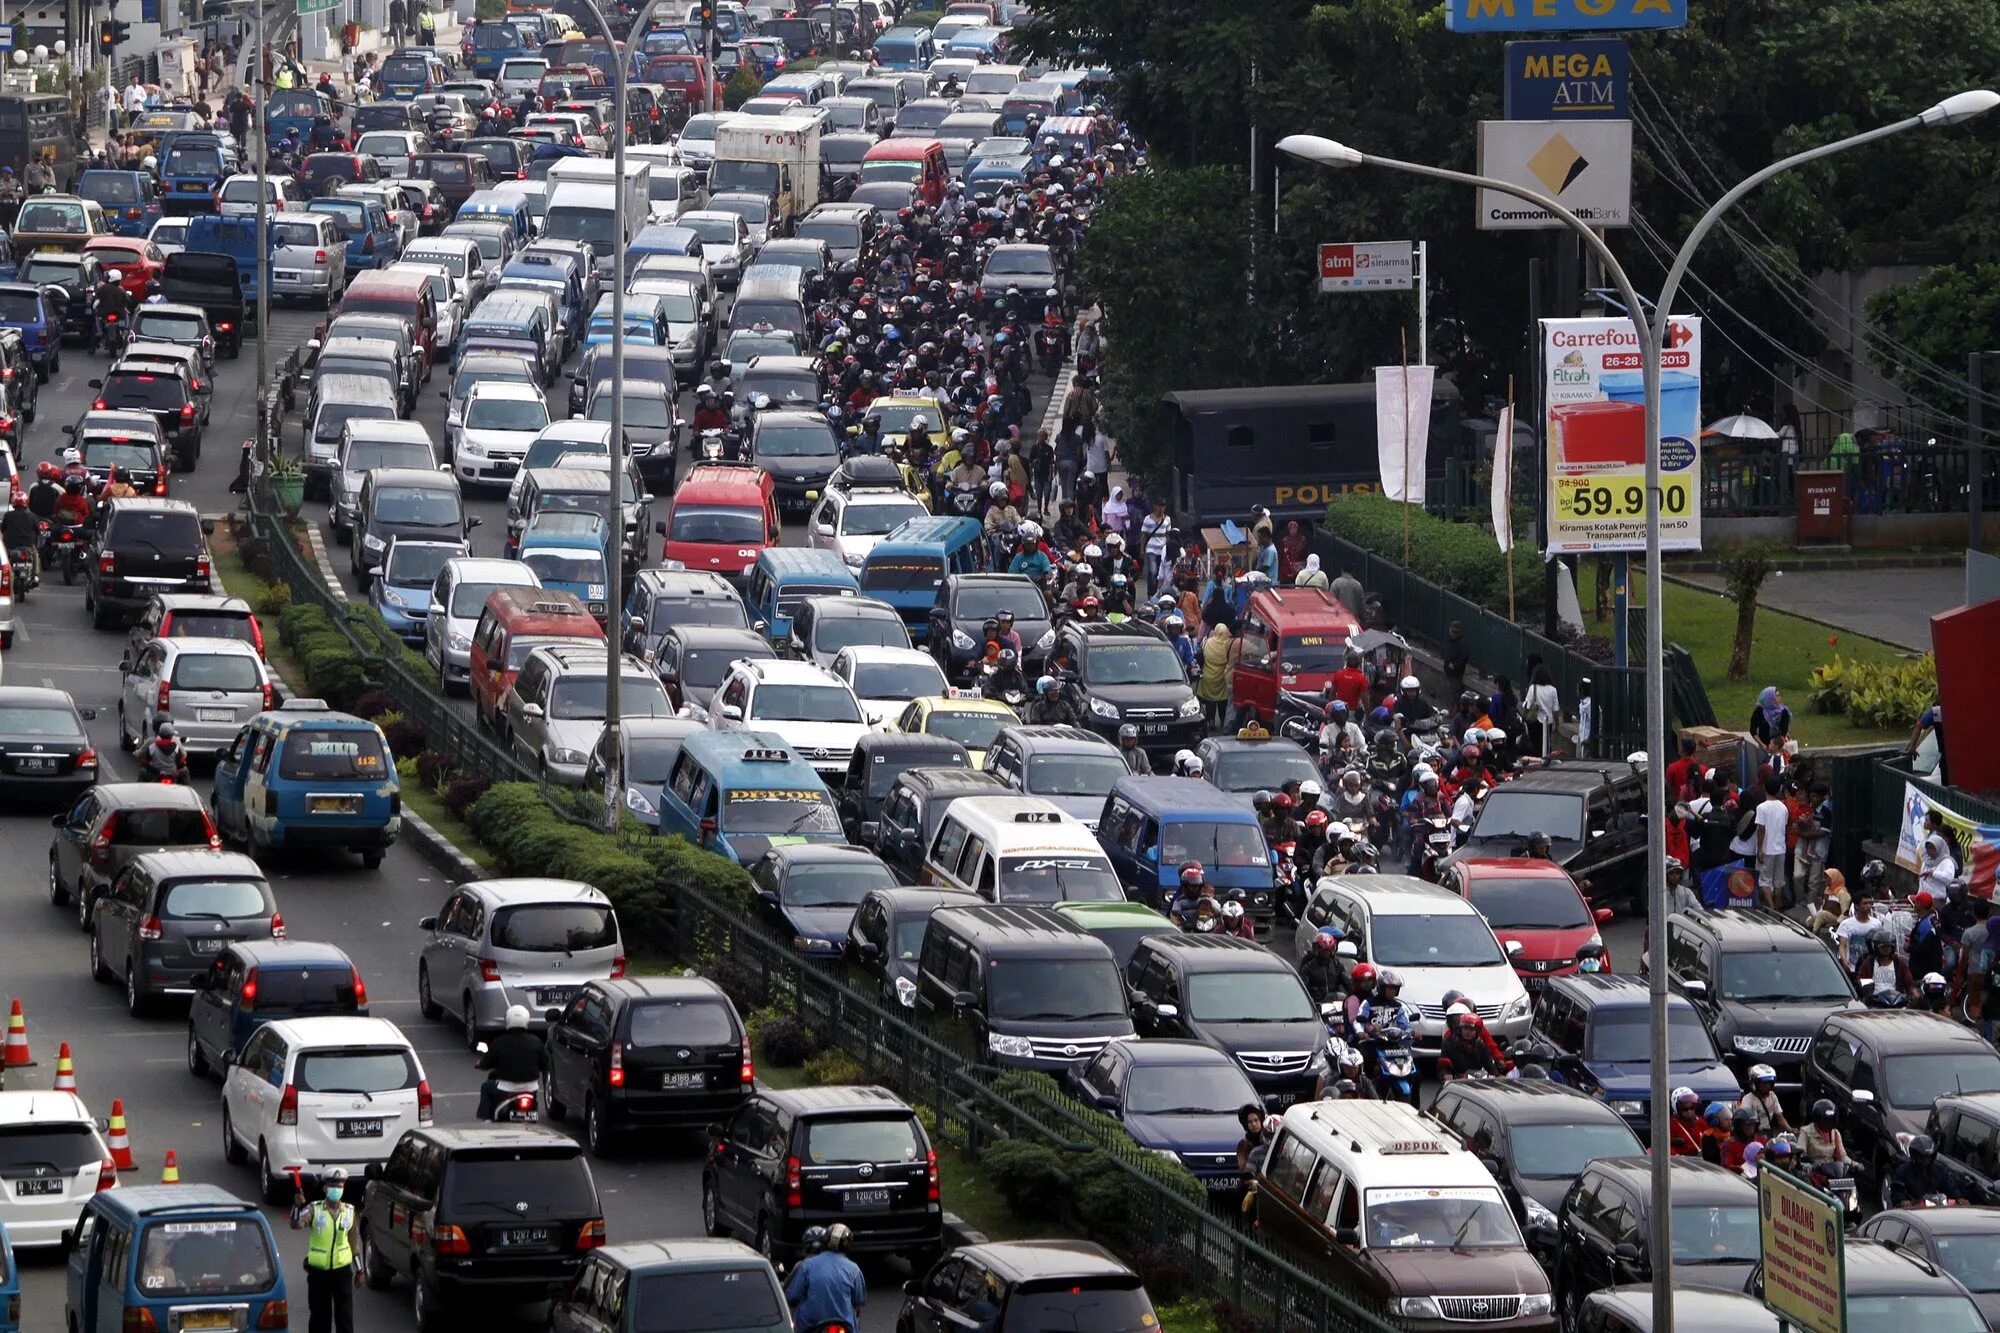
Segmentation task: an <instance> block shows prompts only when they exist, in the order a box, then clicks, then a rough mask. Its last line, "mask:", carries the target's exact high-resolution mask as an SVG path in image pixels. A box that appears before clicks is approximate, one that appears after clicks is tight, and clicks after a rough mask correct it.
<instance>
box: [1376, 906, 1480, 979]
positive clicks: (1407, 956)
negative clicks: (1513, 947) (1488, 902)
mask: <svg viewBox="0 0 2000 1333" xmlns="http://www.w3.org/2000/svg"><path fill="white" fill-rule="evenodd" d="M1369 960H1370V961H1371V962H1373V963H1374V964H1375V965H1376V966H1377V967H1489V966H1501V965H1504V964H1505V963H1506V961H1507V959H1506V956H1505V955H1504V954H1502V953H1501V952H1500V943H1499V941H1498V940H1495V939H1494V938H1493V931H1492V930H1491V929H1490V928H1489V927H1488V926H1487V924H1486V922H1485V921H1484V920H1483V919H1482V918H1480V917H1478V916H1476V915H1470V914H1468V915H1464V916H1460V915H1458V914H1457V913H1453V914H1452V915H1450V916H1414V915H1413V916H1377V917H1376V918H1375V922H1374V928H1373V930H1372V932H1371V938H1370V940H1369Z"/></svg>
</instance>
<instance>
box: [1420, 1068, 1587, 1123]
mask: <svg viewBox="0 0 2000 1333" xmlns="http://www.w3.org/2000/svg"><path fill="white" fill-rule="evenodd" d="M1446 1093H1449V1094H1450V1095H1452V1096H1455V1097H1463V1098H1466V1099H1467V1100H1469V1101H1472V1102H1475V1103H1477V1104H1478V1105H1480V1106H1483V1107H1485V1108H1487V1109H1488V1110H1491V1111H1493V1112H1495V1113H1496V1114H1498V1115H1499V1116H1500V1117H1501V1119H1502V1120H1504V1121H1505V1122H1506V1123H1507V1124H1512V1125H1534V1124H1568V1123H1570V1122H1572V1121H1575V1120H1577V1119H1595V1120H1600V1121H1602V1122H1603V1123H1605V1124H1619V1125H1622V1124H1624V1123H1625V1121H1624V1117H1622V1116H1620V1115H1619V1114H1618V1113H1617V1112H1616V1111H1614V1110H1612V1109H1611V1107H1610V1105H1609V1103H1607V1102H1605V1101H1604V1100H1603V1099H1602V1098H1599V1097H1593V1096H1591V1095H1590V1094H1589V1093H1587V1092H1583V1091H1581V1090H1580V1089H1577V1088H1572V1087H1570V1086H1569V1085H1568V1084H1566V1083H1557V1082H1556V1081H1555V1080H1554V1079H1546V1078H1527V1079H1520V1078H1505V1079H1496V1078H1485V1079H1479V1078H1473V1079H1459V1080H1457V1081H1456V1082H1453V1083H1448V1084H1446V1085H1445V1087H1444V1088H1442V1089H1440V1090H1439V1095H1441V1096H1442V1095H1444V1094H1446Z"/></svg>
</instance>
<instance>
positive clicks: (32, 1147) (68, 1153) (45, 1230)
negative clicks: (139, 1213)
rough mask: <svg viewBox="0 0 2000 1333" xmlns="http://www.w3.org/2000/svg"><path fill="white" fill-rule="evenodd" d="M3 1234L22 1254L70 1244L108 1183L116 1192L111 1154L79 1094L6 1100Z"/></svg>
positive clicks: (6, 1095) (0, 1200)
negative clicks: (66, 1239) (66, 1236)
mask: <svg viewBox="0 0 2000 1333" xmlns="http://www.w3.org/2000/svg"><path fill="white" fill-rule="evenodd" d="M0 1162H5V1163H6V1164H7V1176H8V1177H9V1179H8V1181H7V1188H6V1189H5V1190H0V1229H4V1230H5V1231H6V1234H7V1238H8V1239H9V1240H11V1241H12V1242H13V1243H14V1248H15V1249H17V1250H21V1249H28V1248H31V1247H32V1248H36V1249H40V1248H42V1247H44V1246H57V1245H61V1244H62V1243H63V1233H64V1232H66V1231H69V1230H71V1229H72V1228H74V1227H75V1226H76V1219H77V1215H78V1214H80V1213H81V1212H82V1211H83V1207H84V1205H85V1204H87V1203H89V1202H90V1199H91V1196H92V1195H94V1194H96V1193H97V1191H98V1189H99V1188H100V1185H99V1182H100V1181H102V1182H103V1184H104V1186H105V1187H108V1186H110V1185H112V1184H115V1183H116V1182H117V1179H118V1173H117V1170H116V1169H115V1168H114V1167H113V1166H112V1164H111V1150H110V1149H109V1148H107V1147H105V1146H104V1140H103V1139H101V1138H99V1137H98V1134H97V1122H96V1121H95V1120H93V1119H91V1116H90V1111H89V1109H88V1108H87V1107H85V1106H84V1104H83V1099H82V1098H80V1097H78V1096H77V1095H76V1094H75V1093H73V1092H29V1091H25V1090H24V1091H19V1092H0Z"/></svg>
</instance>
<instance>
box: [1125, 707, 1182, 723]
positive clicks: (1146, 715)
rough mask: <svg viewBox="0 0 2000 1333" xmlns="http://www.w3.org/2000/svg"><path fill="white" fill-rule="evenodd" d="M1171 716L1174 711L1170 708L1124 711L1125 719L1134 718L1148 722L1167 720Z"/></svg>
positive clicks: (1129, 709) (1130, 709)
mask: <svg viewBox="0 0 2000 1333" xmlns="http://www.w3.org/2000/svg"><path fill="white" fill-rule="evenodd" d="M1173 715H1174V710H1173V709H1171V708H1128V709H1126V710H1125V716H1126V717H1136V718H1139V719H1141V720H1144V721H1150V720H1151V719H1153V718H1168V717H1172V716H1173Z"/></svg>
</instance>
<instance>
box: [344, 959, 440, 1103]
mask: <svg viewBox="0 0 2000 1333" xmlns="http://www.w3.org/2000/svg"><path fill="white" fill-rule="evenodd" d="M349 971H351V972H352V973H353V974H354V1005H355V1007H356V1008H357V1009H358V1008H360V1007H361V1006H362V1005H364V1004H366V1003H368V983H367V982H365V981H363V980H362V979H361V969H360V968H358V967H357V968H350V969H349ZM418 1100H420V1101H421V1100H422V1098H419V1099H418Z"/></svg>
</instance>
